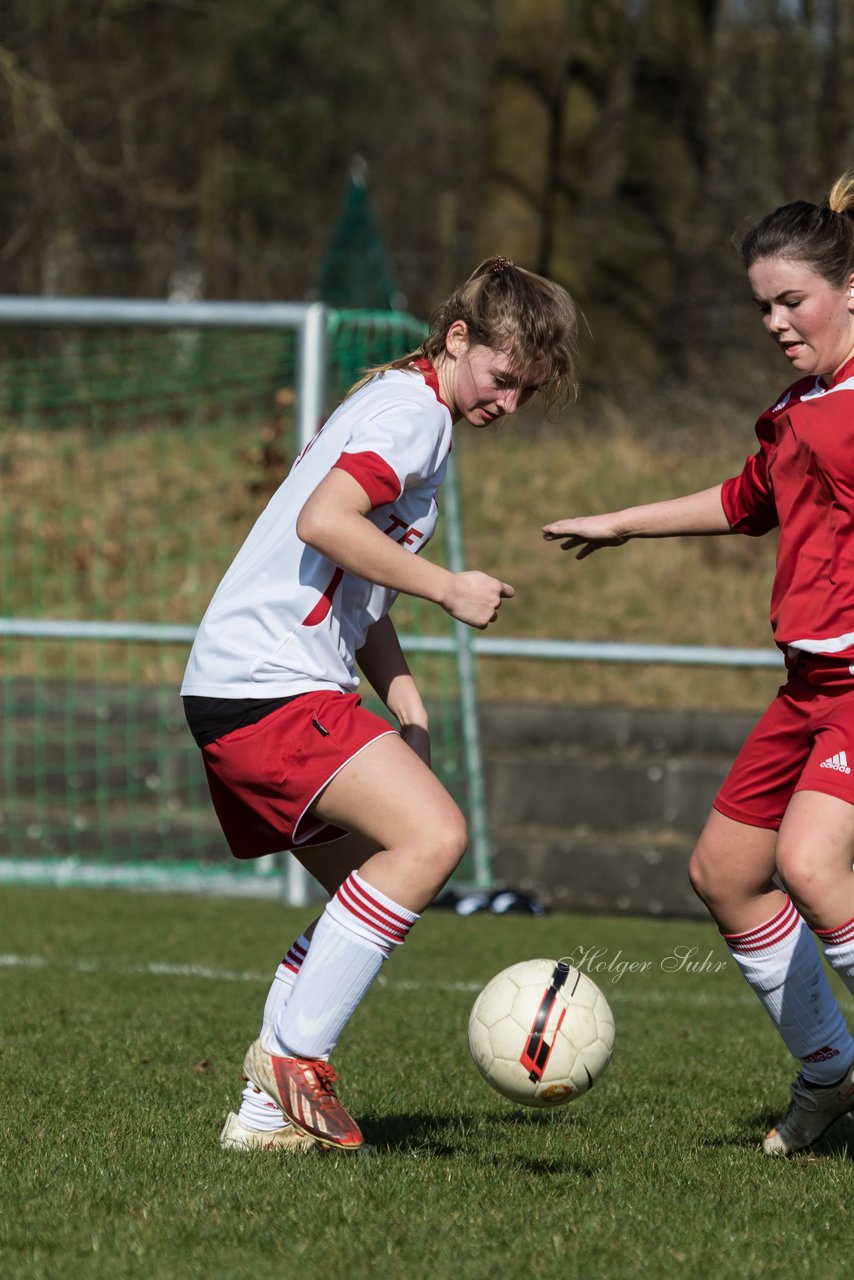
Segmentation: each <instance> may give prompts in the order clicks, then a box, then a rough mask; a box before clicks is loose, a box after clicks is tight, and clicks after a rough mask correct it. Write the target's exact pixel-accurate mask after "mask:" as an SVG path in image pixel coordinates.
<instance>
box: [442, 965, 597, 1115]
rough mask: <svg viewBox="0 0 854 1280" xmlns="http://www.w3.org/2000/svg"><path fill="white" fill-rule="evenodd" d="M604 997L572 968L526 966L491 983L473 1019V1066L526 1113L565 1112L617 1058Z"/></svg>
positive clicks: (516, 967)
mask: <svg viewBox="0 0 854 1280" xmlns="http://www.w3.org/2000/svg"><path fill="white" fill-rule="evenodd" d="M614 1035H615V1031H614V1016H613V1014H612V1013H611V1009H610V1006H609V1004H608V1001H607V1000H606V999H605V997H604V995H603V994H602V992H601V991H600V990H599V988H598V987H597V986H596V983H595V982H592V981H591V980H590V978H588V977H587V976H586V974H583V973H581V972H580V971H579V970H578V969H574V968H573V967H572V965H570V964H569V963H568V962H567V961H566V960H523V961H522V962H521V963H519V964H513V965H511V966H510V968H509V969H503V970H502V971H501V973H499V974H496V976H495V977H494V978H493V979H492V981H491V982H488V983H487V984H486V986H485V987H484V988H483V990H482V991H481V993H480V995H479V996H478V998H477V999H476V1000H475V1002H474V1007H473V1008H472V1011H471V1014H470V1015H469V1026H468V1040H469V1049H470V1050H471V1056H472V1058H473V1059H474V1063H475V1066H476V1067H477V1069H478V1071H480V1073H481V1075H482V1076H483V1077H484V1079H485V1080H487V1081H488V1082H489V1084H491V1085H492V1087H493V1089H496V1090H497V1091H498V1093H501V1094H503V1095H504V1097H505V1098H509V1099H510V1100H511V1101H512V1102H519V1103H522V1105H523V1106H526V1107H559V1106H562V1105H563V1104H564V1103H566V1102H571V1101H572V1100H573V1099H574V1098H578V1097H580V1096H581V1094H582V1093H587V1091H588V1089H592V1087H593V1085H594V1084H595V1083H596V1081H597V1080H598V1079H599V1077H600V1076H601V1075H602V1073H603V1072H604V1071H605V1069H606V1068H607V1066H608V1063H609V1062H610V1061H611V1054H612V1052H613V1050H614Z"/></svg>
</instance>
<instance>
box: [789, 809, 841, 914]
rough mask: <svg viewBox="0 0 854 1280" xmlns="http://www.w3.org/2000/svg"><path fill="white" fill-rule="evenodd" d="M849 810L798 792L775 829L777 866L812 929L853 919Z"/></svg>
mask: <svg viewBox="0 0 854 1280" xmlns="http://www.w3.org/2000/svg"><path fill="white" fill-rule="evenodd" d="M852 861H854V805H850V804H848V803H846V801H845V800H840V799H839V798H838V797H837V796H828V795H824V794H823V793H822V792H819V791H798V792H796V793H795V795H794V796H793V797H792V799H791V801H790V803H789V807H788V809H787V810H786V816H785V818H784V819H783V823H782V826H781V827H780V835H779V839H778V842H777V866H778V869H779V872H780V877H781V879H782V880H783V881H784V883H785V885H786V888H787V889H788V890H789V893H790V894H791V895H792V898H793V899H794V900H795V902H796V903H797V904H798V908H799V909H800V912H801V914H802V915H803V916H804V918H805V919H806V920H807V922H808V923H809V924H810V926H811V927H812V928H814V929H834V928H836V926H837V925H839V924H841V923H842V922H843V921H845V920H850V919H851V918H852V917H854V870H852Z"/></svg>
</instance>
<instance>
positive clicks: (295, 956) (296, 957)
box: [282, 933, 308, 973]
mask: <svg viewBox="0 0 854 1280" xmlns="http://www.w3.org/2000/svg"><path fill="white" fill-rule="evenodd" d="M307 955H308V939H307V938H306V936H305V934H304V933H301V934H300V936H299V937H298V938H297V940H296V942H292V943H291V946H290V950H289V951H288V954H287V955H286V956H285V958H284V960H283V961H282V964H283V965H284V966H285V968H286V969H289V970H290V971H291V973H299V971H300V969H301V968H302V962H303V960H304V959H305V958H306V956H307Z"/></svg>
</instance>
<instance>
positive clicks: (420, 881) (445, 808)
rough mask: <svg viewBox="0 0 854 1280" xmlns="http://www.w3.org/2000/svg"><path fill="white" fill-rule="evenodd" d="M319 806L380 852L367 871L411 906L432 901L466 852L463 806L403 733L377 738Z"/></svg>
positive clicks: (343, 772) (324, 794) (390, 893)
mask: <svg viewBox="0 0 854 1280" xmlns="http://www.w3.org/2000/svg"><path fill="white" fill-rule="evenodd" d="M312 810H313V812H314V813H315V814H316V815H317V817H319V818H322V819H323V820H324V821H325V822H331V823H334V824H335V826H339V827H344V828H345V829H346V830H348V831H352V832H353V833H354V834H356V835H358V836H361V837H363V838H364V839H365V840H366V841H368V842H369V844H370V845H371V846H372V847H373V848H374V849H375V850H377V852H374V853H372V854H370V855H369V856H368V857H367V858H366V859H365V861H364V862H362V864H361V866H360V874H361V876H362V877H363V878H364V879H365V880H366V881H367V883H368V884H371V885H373V886H374V888H375V889H379V890H380V891H381V892H382V893H384V894H386V895H387V896H388V897H389V898H392V899H394V901H395V902H397V903H399V904H400V905H401V906H403V907H406V908H407V910H409V911H414V912H420V911H423V909H424V907H426V906H427V905H428V904H429V903H430V902H432V900H433V898H434V897H435V896H436V894H437V893H438V891H439V890H440V889H441V887H442V885H443V884H444V883H445V881H446V880H447V879H448V876H450V875H451V873H452V872H453V871H454V869H455V868H456V867H457V865H458V863H459V861H460V858H461V857H462V855H463V853H464V852H465V848H466V839H467V836H466V825H465V819H464V818H463V815H462V814H461V813H460V810H459V808H458V807H457V805H456V804H455V802H454V800H453V798H452V797H451V796H450V795H449V794H448V792H447V791H446V790H445V788H444V787H443V786H442V784H441V782H440V781H439V780H438V778H437V777H436V776H435V774H433V773H432V772H431V771H430V770H429V769H428V768H427V766H426V764H424V763H423V762H422V761H421V760H420V759H419V757H418V756H417V755H416V754H415V752H414V751H413V750H412V749H411V747H409V746H407V744H406V743H405V742H403V741H402V740H401V739H400V738H398V737H396V736H392V735H388V736H387V737H383V738H379V739H377V741H376V742H372V743H371V745H370V746H369V747H367V748H366V749H365V750H364V751H362V752H361V753H360V754H359V755H358V756H356V758H355V759H354V760H351V761H350V762H349V763H348V764H346V765H345V766H344V768H343V769H342V770H341V772H340V773H338V774H337V775H336V776H335V777H334V778H333V779H332V781H331V782H330V783H329V785H328V786H327V787H326V789H325V790H324V791H323V792H322V794H321V795H320V796H319V797H318V799H317V801H316V802H315V804H314V805H313V806H312Z"/></svg>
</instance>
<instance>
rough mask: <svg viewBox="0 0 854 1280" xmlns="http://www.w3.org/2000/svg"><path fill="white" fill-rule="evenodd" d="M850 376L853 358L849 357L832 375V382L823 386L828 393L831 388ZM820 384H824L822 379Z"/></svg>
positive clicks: (853, 367)
mask: <svg viewBox="0 0 854 1280" xmlns="http://www.w3.org/2000/svg"><path fill="white" fill-rule="evenodd" d="M852 374H854V356H851V358H850V359H849V360H846V361H845V364H843V365H841V366H840V368H839V370H838V372H837V373H836V374H834V377H833V381H832V382H825V383H824V385H825V386H826V387H827V389H828V391H830V389H831V388H832V387H835V386H836V385H837V384H838V383H840V382H844V380H845V379H846V378H850V377H851V375H852ZM822 382H824V379H822Z"/></svg>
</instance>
